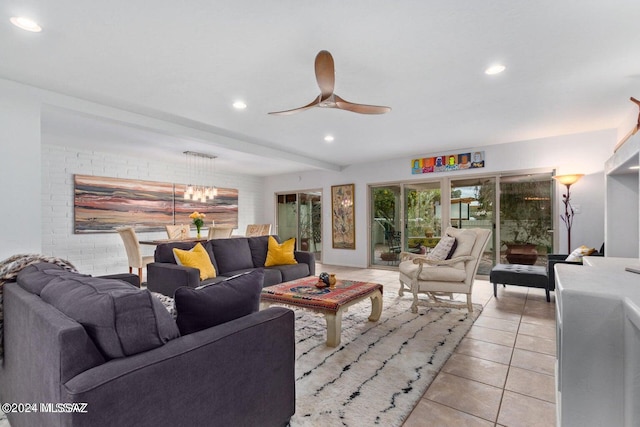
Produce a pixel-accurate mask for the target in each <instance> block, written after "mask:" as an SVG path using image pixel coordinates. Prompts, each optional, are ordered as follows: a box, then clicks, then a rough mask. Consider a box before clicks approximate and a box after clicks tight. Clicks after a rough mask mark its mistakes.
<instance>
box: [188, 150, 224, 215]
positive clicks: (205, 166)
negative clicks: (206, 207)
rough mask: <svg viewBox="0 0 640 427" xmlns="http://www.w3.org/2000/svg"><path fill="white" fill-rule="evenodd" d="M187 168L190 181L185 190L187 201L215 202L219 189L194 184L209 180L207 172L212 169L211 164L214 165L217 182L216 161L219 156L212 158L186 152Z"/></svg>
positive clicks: (202, 154) (208, 155)
mask: <svg viewBox="0 0 640 427" xmlns="http://www.w3.org/2000/svg"><path fill="white" fill-rule="evenodd" d="M183 154H184V155H185V166H186V169H187V175H188V181H189V182H190V184H187V185H186V186H185V189H184V199H185V200H195V201H200V202H201V203H205V202H207V201H208V200H210V201H213V200H214V199H215V198H216V196H217V195H218V189H217V188H216V187H215V186H214V185H211V186H208V185H201V184H194V183H195V182H198V183H201V182H204V181H206V179H207V171H208V170H210V169H211V163H213V178H214V180H215V175H216V171H215V167H216V163H215V161H216V160H215V159H217V158H218V156H212V155H210V154H204V153H196V152H195V151H185V152H184V153H183Z"/></svg>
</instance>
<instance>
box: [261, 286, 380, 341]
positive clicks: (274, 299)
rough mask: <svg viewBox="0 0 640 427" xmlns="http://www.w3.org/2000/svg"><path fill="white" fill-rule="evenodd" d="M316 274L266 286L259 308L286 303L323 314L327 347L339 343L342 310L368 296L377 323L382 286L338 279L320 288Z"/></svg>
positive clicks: (372, 316)
mask: <svg viewBox="0 0 640 427" xmlns="http://www.w3.org/2000/svg"><path fill="white" fill-rule="evenodd" d="M316 283H318V278H317V277H315V276H309V277H304V278H302V279H298V280H293V281H291V282H284V283H280V284H278V285H273V286H267V287H266V288H263V289H262V295H261V297H260V307H261V308H266V307H268V306H270V305H271V304H285V305H289V306H293V307H299V308H305V309H307V310H311V311H315V312H317V313H322V314H324V317H325V319H326V321H327V346H329V347H336V346H337V345H338V344H340V334H341V332H342V313H343V312H345V311H346V310H347V308H348V307H350V306H352V305H353V304H356V303H358V302H360V301H362V300H364V299H365V298H367V297H368V298H371V315H370V316H369V320H370V321H372V322H377V321H378V320H379V319H380V314H382V285H380V284H378V283H368V282H357V281H354V280H340V279H338V280H337V281H336V286H335V288H328V287H327V288H317V287H316V286H315V285H316Z"/></svg>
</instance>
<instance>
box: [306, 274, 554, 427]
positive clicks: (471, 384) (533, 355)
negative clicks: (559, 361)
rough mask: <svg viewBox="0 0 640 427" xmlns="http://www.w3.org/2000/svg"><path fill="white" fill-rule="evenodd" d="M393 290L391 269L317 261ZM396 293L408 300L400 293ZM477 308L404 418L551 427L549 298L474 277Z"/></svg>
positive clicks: (417, 423)
mask: <svg viewBox="0 0 640 427" xmlns="http://www.w3.org/2000/svg"><path fill="white" fill-rule="evenodd" d="M316 271H317V272H320V271H331V272H333V273H336V274H337V275H338V276H339V277H345V278H351V279H358V280H370V281H373V282H378V283H382V284H383V285H385V292H397V289H398V273H397V271H392V270H377V269H358V268H346V267H334V266H326V265H325V266H323V265H318V267H317V270H316ZM403 298H407V299H410V298H412V297H411V295H410V294H407V293H405V296H404V297H403ZM473 302H474V303H475V304H482V305H483V306H484V309H483V311H482V314H481V315H480V317H479V318H478V320H476V322H475V323H474V325H473V326H472V327H471V329H470V330H469V333H468V334H467V336H466V337H465V338H464V339H463V340H462V341H461V343H460V345H459V346H458V348H457V349H456V350H455V352H454V353H453V355H452V356H451V357H450V358H449V360H448V361H447V363H446V364H445V365H444V366H443V368H442V370H441V371H440V373H439V374H438V375H437V376H436V378H435V379H434V381H433V382H432V383H431V386H430V387H429V389H427V391H426V392H425V394H424V396H423V397H422V399H421V400H420V401H419V402H418V404H417V405H416V407H415V408H414V410H413V412H412V413H411V414H410V415H409V417H408V419H407V420H406V421H405V423H404V427H423V426H496V427H501V426H504V427H513V426H518V427H520V426H541V427H547V426H555V425H556V419H555V417H556V412H555V381H554V369H555V368H554V366H555V352H556V344H555V298H554V295H553V293H552V294H551V303H547V302H546V300H545V294H544V291H543V290H540V289H529V288H525V287H519V286H507V287H506V288H503V287H502V286H500V287H499V288H498V298H494V297H493V287H492V285H491V284H490V283H489V282H488V281H487V280H476V282H475V285H474V290H473Z"/></svg>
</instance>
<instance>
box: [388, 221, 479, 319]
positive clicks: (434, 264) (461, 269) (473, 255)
mask: <svg viewBox="0 0 640 427" xmlns="http://www.w3.org/2000/svg"><path fill="white" fill-rule="evenodd" d="M445 235H449V236H452V237H455V239H456V244H457V246H456V249H455V251H454V253H453V254H452V256H451V259H447V260H436V259H430V258H429V256H428V255H426V256H425V255H417V254H412V253H408V252H402V253H401V254H400V266H399V270H400V286H401V289H400V294H401V295H402V290H403V289H404V287H405V286H408V287H409V288H410V289H411V293H412V294H413V304H412V305H411V311H412V312H414V313H415V312H417V311H418V306H419V305H423V306H439V307H452V308H464V307H465V305H466V307H467V309H468V310H469V313H471V312H472V311H473V305H472V304H471V291H472V288H473V281H474V277H475V275H476V272H477V271H478V265H479V264H480V259H481V258H482V253H483V252H484V249H485V248H486V246H487V243H488V242H489V237H490V236H491V230H485V229H480V228H469V229H462V230H459V229H457V228H453V227H448V228H447V230H446V231H445ZM419 294H426V295H427V297H428V299H427V300H422V299H420V298H418V295H419ZM453 294H466V296H467V301H466V304H465V303H464V302H462V301H455V300H454V299H453ZM445 295H448V296H449V300H445V299H443V298H442V297H443V296H445Z"/></svg>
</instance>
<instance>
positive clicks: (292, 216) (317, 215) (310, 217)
mask: <svg viewBox="0 0 640 427" xmlns="http://www.w3.org/2000/svg"><path fill="white" fill-rule="evenodd" d="M277 201H278V203H277V216H276V217H277V224H276V227H277V228H276V229H277V234H278V237H280V239H281V240H283V241H284V240H287V239H291V238H295V239H296V249H297V250H300V251H308V252H313V253H314V254H315V257H316V261H321V260H322V193H321V192H320V191H307V192H301V193H290V194H278V195H277Z"/></svg>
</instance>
